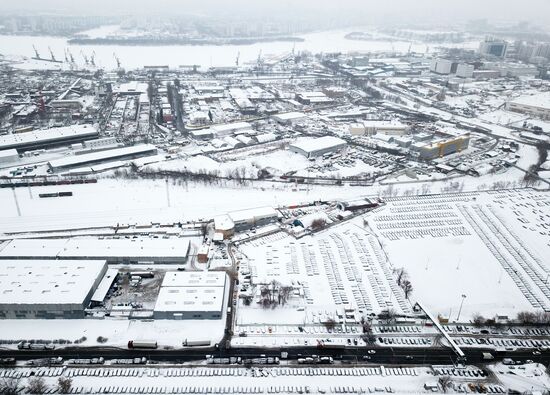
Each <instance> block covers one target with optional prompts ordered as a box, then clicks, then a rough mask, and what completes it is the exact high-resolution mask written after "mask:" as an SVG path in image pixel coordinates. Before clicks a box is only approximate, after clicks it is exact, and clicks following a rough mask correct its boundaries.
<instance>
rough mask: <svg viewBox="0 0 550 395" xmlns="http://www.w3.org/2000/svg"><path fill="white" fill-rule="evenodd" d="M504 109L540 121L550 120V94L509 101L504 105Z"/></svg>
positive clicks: (545, 93)
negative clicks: (530, 116) (539, 119)
mask: <svg viewBox="0 0 550 395" xmlns="http://www.w3.org/2000/svg"><path fill="white" fill-rule="evenodd" d="M506 109H507V110H510V111H515V112H520V113H523V114H529V115H533V116H535V117H538V118H541V119H550V92H544V93H540V94H537V95H532V96H522V97H519V98H517V99H513V100H510V101H509V102H507V103H506Z"/></svg>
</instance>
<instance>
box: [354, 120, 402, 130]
mask: <svg viewBox="0 0 550 395" xmlns="http://www.w3.org/2000/svg"><path fill="white" fill-rule="evenodd" d="M363 124H364V125H365V127H366V128H375V129H406V128H407V125H404V124H402V123H401V122H399V121H395V120H392V121H365V122H363Z"/></svg>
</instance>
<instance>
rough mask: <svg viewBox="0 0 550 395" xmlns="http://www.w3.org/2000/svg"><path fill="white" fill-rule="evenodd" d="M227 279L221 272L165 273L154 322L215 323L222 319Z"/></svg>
mask: <svg viewBox="0 0 550 395" xmlns="http://www.w3.org/2000/svg"><path fill="white" fill-rule="evenodd" d="M228 282H229V278H228V277H227V274H225V272H167V273H166V274H165V276H164V279H163V281H162V285H161V288H160V291H159V295H158V297H157V302H156V304H155V308H154V312H153V316H154V318H155V319H161V320H162V319H176V320H205V319H206V320H215V319H220V318H222V316H223V311H224V305H225V301H226V300H227V296H228V295H227V293H228V292H229V287H228Z"/></svg>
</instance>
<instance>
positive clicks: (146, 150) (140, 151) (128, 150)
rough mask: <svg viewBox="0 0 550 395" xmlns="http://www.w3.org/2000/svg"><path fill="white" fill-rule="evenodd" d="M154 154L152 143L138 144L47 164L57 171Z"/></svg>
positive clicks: (155, 149) (154, 148) (75, 156)
mask: <svg viewBox="0 0 550 395" xmlns="http://www.w3.org/2000/svg"><path fill="white" fill-rule="evenodd" d="M156 154H157V148H156V147H155V146H154V145H151V144H140V145H134V146H131V147H123V148H116V149H109V150H104V151H99V152H93V153H89V154H83V155H73V156H68V157H66V158H61V159H55V160H52V161H50V162H48V165H49V167H50V169H51V170H52V171H54V172H59V171H63V170H67V169H72V168H76V167H87V166H92V165H97V164H99V163H104V162H110V161H114V160H125V159H133V158H139V157H142V156H148V155H156Z"/></svg>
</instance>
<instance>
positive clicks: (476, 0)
mask: <svg viewBox="0 0 550 395" xmlns="http://www.w3.org/2000/svg"><path fill="white" fill-rule="evenodd" d="M18 11H23V12H48V13H69V14H80V15H82V14H90V15H92V14H93V15H97V14H106V15H113V14H117V13H124V14H128V13H131V14H136V13H163V14H170V15H173V14H185V13H192V14H204V15H212V16H218V15H228V14H231V15H244V16H246V15H254V16H264V17H269V16H276V17H284V16H286V15H288V16H296V15H300V16H310V17H315V16H323V17H331V16H332V17H334V18H338V17H342V16H343V15H349V16H350V17H354V19H357V18H363V17H364V19H365V21H369V22H372V21H377V22H381V21H384V20H388V21H390V20H391V21H394V22H398V21H400V22H404V23H407V22H408V23H416V22H421V21H432V22H434V24H442V23H446V22H455V21H458V20H468V19H477V18H487V19H490V20H495V21H496V20H500V21H502V20H508V21H531V22H535V23H537V24H540V25H542V24H545V23H546V24H548V22H550V1H549V0H522V1H519V0H455V1H445V0H386V1H383V0H200V1H198V0H116V1H113V0H93V1H86V0H18V1H8V0H3V1H0V12H1V13H8V12H18ZM381 18H382V19H381Z"/></svg>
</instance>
